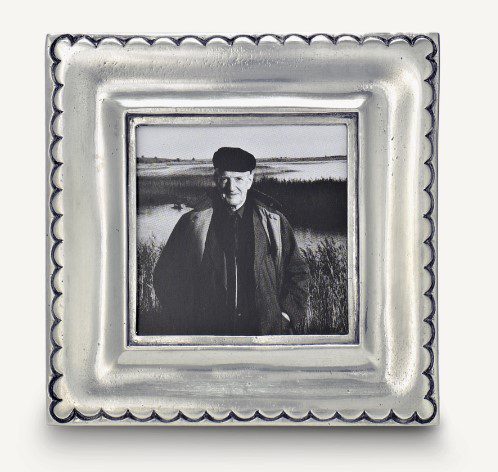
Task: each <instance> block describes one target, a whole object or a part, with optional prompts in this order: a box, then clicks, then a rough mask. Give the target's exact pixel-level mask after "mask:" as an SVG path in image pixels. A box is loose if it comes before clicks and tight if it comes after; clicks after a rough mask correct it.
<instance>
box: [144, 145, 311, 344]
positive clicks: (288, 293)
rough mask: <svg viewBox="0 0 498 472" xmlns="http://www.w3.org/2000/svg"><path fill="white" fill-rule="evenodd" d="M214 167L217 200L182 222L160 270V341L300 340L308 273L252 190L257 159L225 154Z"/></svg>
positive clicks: (281, 222) (286, 229)
mask: <svg viewBox="0 0 498 472" xmlns="http://www.w3.org/2000/svg"><path fill="white" fill-rule="evenodd" d="M213 165H214V169H215V170H214V180H215V184H216V185H215V192H213V194H212V195H210V196H209V198H207V199H205V200H204V201H203V202H202V203H200V204H199V205H198V206H197V207H196V208H194V209H193V210H191V211H190V212H188V213H186V214H184V215H183V216H182V217H181V218H180V220H179V221H178V223H177V224H176V226H175V228H174V229H173V232H172V233H171V236H170V238H169V240H168V242H167V244H166V246H165V247H164V249H163V251H162V253H161V255H160V257H159V260H158V262H157V265H156V267H155V270H154V289H155V292H156V296H157V297H158V299H159V301H160V303H161V308H162V320H160V323H159V324H160V325H161V334H176V335H222V336H230V335H231V336H258V335H278V334H293V333H295V332H296V328H297V327H299V326H302V321H303V319H304V317H305V316H306V312H307V309H308V305H309V304H308V282H309V269H308V266H307V264H306V261H305V260H304V258H303V256H302V254H301V251H300V250H299V248H298V246H297V244H296V239H295V237H294V233H293V231H292V228H291V226H290V225H289V222H288V221H287V219H286V218H285V217H284V216H283V215H282V213H280V212H279V211H277V210H276V209H274V208H273V207H272V206H271V205H270V204H269V203H268V202H266V203H265V202H264V198H261V195H259V196H258V194H257V193H256V192H255V191H253V190H250V189H251V186H252V183H253V179H254V169H255V167H256V160H255V158H254V156H253V155H252V154H250V153H248V152H246V151H244V150H242V149H239V148H228V147H224V148H221V149H219V150H218V151H216V152H215V154H214V156H213Z"/></svg>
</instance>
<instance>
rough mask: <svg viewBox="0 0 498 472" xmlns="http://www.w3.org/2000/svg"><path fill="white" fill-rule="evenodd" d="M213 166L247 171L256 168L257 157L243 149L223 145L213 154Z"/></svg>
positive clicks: (222, 169)
mask: <svg viewBox="0 0 498 472" xmlns="http://www.w3.org/2000/svg"><path fill="white" fill-rule="evenodd" d="M213 166H214V167H215V169H218V170H221V171H225V170H228V171H233V172H247V171H248V170H249V171H251V170H254V168H255V167H256V159H255V158H254V156H253V155H252V154H251V153H250V152H247V151H244V150H243V149H240V148H232V147H222V148H220V149H218V150H217V151H216V152H215V153H214V155H213Z"/></svg>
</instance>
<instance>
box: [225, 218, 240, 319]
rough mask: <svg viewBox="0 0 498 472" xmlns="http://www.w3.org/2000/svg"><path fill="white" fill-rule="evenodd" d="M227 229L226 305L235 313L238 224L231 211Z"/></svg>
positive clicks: (236, 303)
mask: <svg viewBox="0 0 498 472" xmlns="http://www.w3.org/2000/svg"><path fill="white" fill-rule="evenodd" d="M229 223H230V224H229V231H228V239H229V240H228V254H227V292H228V293H227V296H228V306H229V308H230V310H231V311H232V312H233V313H237V305H238V290H239V287H238V280H237V278H238V274H237V250H238V247H237V246H238V236H237V233H238V224H239V217H238V215H237V213H235V212H233V213H231V214H230V217H229Z"/></svg>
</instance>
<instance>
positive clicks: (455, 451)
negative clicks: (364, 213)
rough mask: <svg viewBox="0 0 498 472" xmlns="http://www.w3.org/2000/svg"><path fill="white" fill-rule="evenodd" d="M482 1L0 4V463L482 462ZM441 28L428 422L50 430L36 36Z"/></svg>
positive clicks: (485, 69) (491, 41) (492, 444)
mask: <svg viewBox="0 0 498 472" xmlns="http://www.w3.org/2000/svg"><path fill="white" fill-rule="evenodd" d="M492 3H493V2H485V1H481V0H474V1H472V2H460V1H453V2H436V1H434V0H430V1H423V0H418V1H413V2H402V1H400V0H397V1H390V0H385V1H382V2H375V1H372V0H368V1H359V0H356V1H354V2H350V1H346V0H343V1H342V2H341V1H334V2H331V1H330V0H326V1H319V2H313V1H306V2H297V1H295V2H292V1H290V0H288V1H286V2H283V1H269V0H263V1H260V0H246V1H243V0H241V1H234V0H232V1H223V2H222V1H218V2H215V1H213V0H209V1H203V2H197V3H196V2H194V1H192V0H190V1H189V0H186V1H184V2H183V3H181V2H178V1H177V2H167V1H165V0H160V1H148V2H140V1H134V2H131V1H124V0H122V1H120V2H105V1H102V0H99V1H90V0H87V1H85V2H55V1H47V2H31V3H29V2H21V1H16V2H8V3H4V4H3V6H2V20H1V21H2V30H1V31H2V48H1V51H2V56H1V61H2V68H1V70H2V72H1V74H0V80H1V81H2V87H1V89H0V90H1V91H2V102H1V105H2V113H1V114H0V119H1V127H0V129H1V136H2V145H3V146H2V149H3V154H2V157H3V162H4V165H3V172H2V173H1V185H0V202H1V205H2V207H1V208H2V215H3V218H2V224H1V231H0V238H1V246H0V247H1V248H2V256H1V259H0V261H1V264H2V272H1V282H2V283H1V284H0V287H1V300H2V304H1V308H2V309H1V315H2V320H3V324H2V328H3V329H2V334H3V335H2V338H1V341H0V349H1V359H2V370H1V374H2V375H1V379H2V381H1V390H0V394H1V406H0V409H1V410H0V411H1V413H0V414H1V420H2V422H1V434H2V437H1V438H0V448H1V452H0V463H1V464H2V466H3V467H2V468H3V470H8V471H11V470H32V471H38V470H40V471H43V470H64V471H66V470H67V471H71V470H84V471H87V470H88V471H93V470H106V471H107V470H109V471H110V470H123V471H124V470H141V471H150V470H189V469H192V470H195V469H202V470H230V471H239V470H257V469H262V470H263V469H268V470H272V469H273V470H285V471H288V470H301V471H302V470H388V471H391V470H392V471H398V470H417V471H419V470H424V471H427V470H435V471H440V470H448V471H458V470H473V471H476V472H477V471H481V470H491V469H493V470H496V469H495V467H496V463H495V462H496V448H497V445H496V442H497V435H496V428H495V427H494V424H495V423H496V414H495V409H496V402H497V392H496V376H497V372H496V359H497V346H498V324H497V318H498V309H497V302H496V299H497V293H498V289H497V279H498V278H497V275H496V267H497V266H498V264H497V263H498V260H497V249H496V241H497V224H496V215H497V210H496V207H497V204H496V202H497V196H496V192H497V187H498V186H497V184H496V180H497V171H498V166H497V160H498V152H497V143H496V136H497V123H498V119H497V116H496V114H495V113H496V108H497V107H496V105H497V100H496V61H497V59H496V51H497V48H496V41H498V39H497V38H496V34H495V30H496V18H497V15H496V13H497V12H496V11H493V10H494V7H493V6H492ZM372 31H374V32H375V31H389V32H397V31H414V32H429V31H439V32H440V33H441V35H442V47H441V54H442V65H441V74H442V75H441V79H442V83H441V113H440V145H439V175H440V180H439V183H440V189H439V195H440V197H439V204H440V207H439V213H440V216H439V255H438V258H439V267H440V272H439V295H440V297H439V319H440V338H439V339H440V379H441V415H442V419H441V425H440V426H439V427H436V428H425V429H424V428H402V429H400V428H384V429H379V428H349V429H345V428H336V429H326V428H324V429H310V428H294V429H278V428H266V429H262V428H254V429H251V428H246V429H240V428H235V429H229V428H224V429H222V428H219V429H213V428H209V429H208V428H204V429H202V428H197V429H194V428H177V429H174V428H101V429H97V428H73V429H69V428H55V427H48V426H46V425H45V307H44V306H45V300H44V296H45V271H44V258H45V243H44V231H45V230H44V220H45V209H46V202H45V189H44V186H45V151H44V149H45V143H44V72H43V71H44V35H45V33H48V32H54V33H55V32H61V33H62V32H73V33H77V32H171V33H174V32H224V33H241V32H248V33H255V32H259V33H261V32H280V33H287V32H300V33H312V32H330V33H342V32H350V33H352V32H356V33H364V32H372Z"/></svg>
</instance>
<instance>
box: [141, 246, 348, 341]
mask: <svg viewBox="0 0 498 472" xmlns="http://www.w3.org/2000/svg"><path fill="white" fill-rule="evenodd" d="M161 249H162V247H160V246H159V245H157V244H156V243H155V241H154V240H151V241H150V242H149V244H144V243H140V244H138V247H137V258H138V259H137V267H138V272H137V294H138V297H137V308H138V310H139V316H138V317H137V319H138V330H139V333H141V334H154V325H155V320H157V319H158V316H160V307H159V302H158V300H157V298H156V296H155V293H154V288H153V284H152V274H153V270H154V267H155V265H156V262H157V259H158V257H159V254H160V251H161ZM303 254H304V257H305V259H306V261H307V262H308V265H309V268H310V276H311V277H310V286H309V294H310V311H309V313H308V315H307V317H306V320H305V322H304V326H300V327H299V332H300V333H302V334H347V332H348V299H347V256H346V254H347V252H346V250H345V247H344V243H343V242H341V241H340V240H339V239H338V238H334V237H330V238H327V239H325V240H324V241H322V242H321V243H320V244H319V245H318V247H317V248H316V249H305V250H303Z"/></svg>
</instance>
